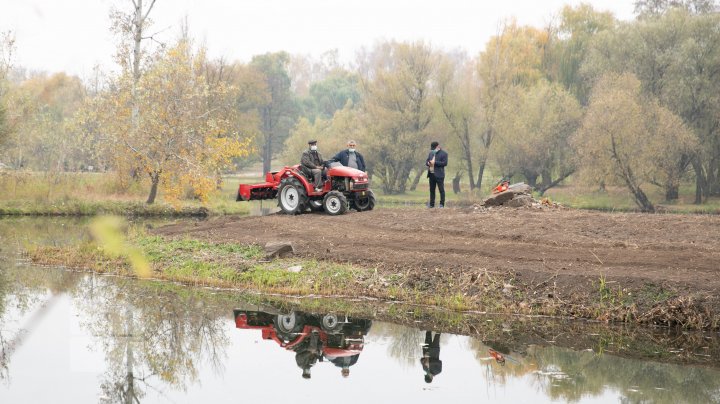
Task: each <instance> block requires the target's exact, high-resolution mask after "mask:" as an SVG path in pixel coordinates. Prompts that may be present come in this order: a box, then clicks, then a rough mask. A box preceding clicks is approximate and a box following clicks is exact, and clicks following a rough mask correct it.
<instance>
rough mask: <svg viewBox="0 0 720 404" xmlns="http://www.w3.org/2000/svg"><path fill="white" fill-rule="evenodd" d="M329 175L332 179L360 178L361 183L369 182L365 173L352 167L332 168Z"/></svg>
mask: <svg viewBox="0 0 720 404" xmlns="http://www.w3.org/2000/svg"><path fill="white" fill-rule="evenodd" d="M328 175H329V176H331V177H349V178H358V179H360V180H361V181H367V174H365V172H363V171H360V170H358V169H355V168H352V167H345V166H339V167H332V168H330V169H329V170H328Z"/></svg>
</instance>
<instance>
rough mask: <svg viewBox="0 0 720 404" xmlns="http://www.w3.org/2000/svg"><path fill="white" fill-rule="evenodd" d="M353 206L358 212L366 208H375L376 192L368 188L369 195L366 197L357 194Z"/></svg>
mask: <svg viewBox="0 0 720 404" xmlns="http://www.w3.org/2000/svg"><path fill="white" fill-rule="evenodd" d="M353 205H354V206H353V207H354V208H355V210H357V211H358V212H362V211H365V210H373V208H375V194H374V193H373V191H371V190H368V191H367V195H365V196H364V197H361V196H359V195H357V196H356V198H355V200H354V201H353Z"/></svg>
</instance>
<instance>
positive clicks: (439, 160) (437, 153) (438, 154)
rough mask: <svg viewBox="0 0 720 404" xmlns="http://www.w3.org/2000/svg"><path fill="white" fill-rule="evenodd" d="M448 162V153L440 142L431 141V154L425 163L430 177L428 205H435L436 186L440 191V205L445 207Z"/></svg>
mask: <svg viewBox="0 0 720 404" xmlns="http://www.w3.org/2000/svg"><path fill="white" fill-rule="evenodd" d="M447 163H448V154H447V153H446V152H445V150H442V148H441V147H440V143H438V142H432V143H430V154H428V158H427V160H425V165H426V166H427V167H428V173H427V177H428V178H429V179H430V203H429V204H428V207H430V208H434V207H435V186H436V185H437V189H438V190H439V191H440V207H441V208H444V207H445V166H446V165H447Z"/></svg>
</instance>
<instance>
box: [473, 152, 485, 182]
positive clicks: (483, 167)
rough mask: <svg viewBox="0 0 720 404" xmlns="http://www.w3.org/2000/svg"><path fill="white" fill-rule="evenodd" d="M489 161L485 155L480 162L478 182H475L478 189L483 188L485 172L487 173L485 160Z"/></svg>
mask: <svg viewBox="0 0 720 404" xmlns="http://www.w3.org/2000/svg"><path fill="white" fill-rule="evenodd" d="M486 161H487V157H483V158H481V159H480V161H479V162H478V166H479V168H478V177H477V182H476V183H475V188H476V189H481V187H482V181H483V174H485V162H486Z"/></svg>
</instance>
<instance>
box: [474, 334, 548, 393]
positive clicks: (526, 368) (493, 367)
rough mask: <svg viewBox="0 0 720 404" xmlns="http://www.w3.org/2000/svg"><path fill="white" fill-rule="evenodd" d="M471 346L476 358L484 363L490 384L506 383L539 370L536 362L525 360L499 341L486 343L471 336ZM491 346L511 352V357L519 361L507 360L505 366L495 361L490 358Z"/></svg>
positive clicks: (486, 377)
mask: <svg viewBox="0 0 720 404" xmlns="http://www.w3.org/2000/svg"><path fill="white" fill-rule="evenodd" d="M469 346H470V350H472V351H473V352H474V354H475V359H477V361H478V362H480V363H481V364H482V365H484V369H485V379H486V380H487V381H488V384H494V383H496V384H501V385H502V384H505V382H506V381H507V379H508V378H513V377H521V376H524V375H526V374H528V373H530V372H533V371H535V370H537V366H535V364H534V363H531V362H530V361H527V360H523V359H522V358H521V356H520V354H515V353H513V352H511V351H510V350H509V348H506V347H504V346H501V345H499V344H498V343H495V342H490V341H488V342H487V344H486V343H485V342H483V341H481V340H479V339H476V338H470V339H469ZM489 348H493V349H495V350H497V351H499V352H501V353H503V354H505V355H508V354H509V355H510V356H511V357H513V358H515V359H517V360H518V362H517V363H514V362H513V363H510V361H507V362H506V365H505V366H500V365H499V364H497V363H495V360H494V359H492V358H490V354H489V352H488V349H489Z"/></svg>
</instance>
